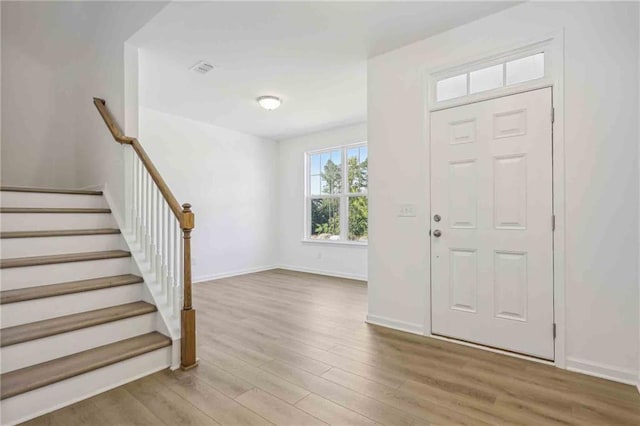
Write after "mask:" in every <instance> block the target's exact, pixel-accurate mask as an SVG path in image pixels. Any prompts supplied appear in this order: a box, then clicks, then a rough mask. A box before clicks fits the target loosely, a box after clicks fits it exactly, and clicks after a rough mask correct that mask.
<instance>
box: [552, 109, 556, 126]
mask: <svg viewBox="0 0 640 426" xmlns="http://www.w3.org/2000/svg"><path fill="white" fill-rule="evenodd" d="M551 122H552V123H555V122H556V109H555V108H553V107H552V108H551Z"/></svg>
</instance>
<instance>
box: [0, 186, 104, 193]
mask: <svg viewBox="0 0 640 426" xmlns="http://www.w3.org/2000/svg"><path fill="white" fill-rule="evenodd" d="M0 191H7V192H39V193H43V194H71V195H102V191H90V190H85V189H57V188H29V187H21V186H0Z"/></svg>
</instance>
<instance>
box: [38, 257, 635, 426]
mask: <svg viewBox="0 0 640 426" xmlns="http://www.w3.org/2000/svg"><path fill="white" fill-rule="evenodd" d="M366 293H367V289H366V286H365V285H364V284H363V283H361V282H357V281H350V280H343V279H337V278H328V277H321V276H317V275H309V274H302V273H295V272H288V271H280V270H276V271H268V272H261V273H256V274H251V275H245V276H241V277H234V278H228V279H222V280H217V281H211V282H207V283H201V284H196V285H195V286H194V302H195V306H196V308H197V309H198V350H199V353H198V356H199V357H200V365H199V366H198V367H197V368H195V369H193V370H190V371H187V372H182V371H176V372H170V371H163V372H160V373H157V374H155V375H152V376H149V377H146V378H144V379H141V380H138V381H135V382H133V383H130V384H128V385H125V386H122V387H119V388H117V389H114V390H112V391H110V392H106V393H104V394H101V395H98V396H96V397H94V398H91V399H88V400H85V401H82V402H80V403H77V404H75V405H72V406H69V407H66V408H63V409H61V410H59V411H56V412H54V413H51V414H49V415H46V416H43V417H40V418H38V419H35V420H33V421H31V422H29V424H31V425H49V424H50V425H65V426H71V425H103V424H110V425H129V424H137V425H140V424H149V425H159V424H167V425H181V424H198V425H200V424H202V425H206V424H225V425H265V424H278V425H292V426H302V425H321V424H332V425H371V424H386V425H422V424H440V425H443V424H467V425H481V424H531V425H551V424H580V425H583V424H594V425H605V424H611V425H613V424H616V425H618V424H620V425H622V424H629V425H639V424H640V395H639V394H638V391H637V390H636V389H635V388H634V387H632V386H627V385H622V384H619V383H614V382H610V381H607V380H602V379H598V378H594V377H589V376H585V375H581V374H577V373H571V372H568V371H564V370H560V369H557V368H555V367H551V366H546V365H542V364H539V363H534V362H530V361H525V360H521V359H516V358H513V357H508V356H504V355H499V354H494V353H490V352H486V351H482V350H478V349H473V348H469V347H465V346H461V345H457V344H453V343H449V342H444V341H441V340H435V339H430V338H424V337H419V336H415V335H410V334H406V333H401V332H396V331H393V330H389V329H385V328H381V327H375V326H371V325H367V324H365V323H364V318H365V313H366V304H367V297H366Z"/></svg>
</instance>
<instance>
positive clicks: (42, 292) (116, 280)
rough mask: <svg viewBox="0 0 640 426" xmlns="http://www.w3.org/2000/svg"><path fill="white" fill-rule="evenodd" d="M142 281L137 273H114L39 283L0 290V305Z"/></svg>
mask: <svg viewBox="0 0 640 426" xmlns="http://www.w3.org/2000/svg"><path fill="white" fill-rule="evenodd" d="M142 281H143V280H142V278H141V277H139V276H137V275H133V274H127V275H115V276H112V277H102V278H92V279H89V280H81V281H69V282H65V283H60V284H48V285H40V286H35V287H27V288H20V289H16V290H5V291H0V305H5V304H9V303H16V302H24V301H27V300H34V299H43V298H45V297H53V296H62V295H65V294H73V293H80V292H84V291H92V290H101V289H105V288H111V287H119V286H123V285H130V284H137V283H141V282H142Z"/></svg>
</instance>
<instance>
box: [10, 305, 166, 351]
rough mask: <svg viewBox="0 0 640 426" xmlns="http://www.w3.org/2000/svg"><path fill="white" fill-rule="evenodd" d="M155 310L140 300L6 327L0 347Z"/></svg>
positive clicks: (152, 306)
mask: <svg viewBox="0 0 640 426" xmlns="http://www.w3.org/2000/svg"><path fill="white" fill-rule="evenodd" d="M156 310H157V309H156V307H155V306H154V305H152V304H150V303H147V302H142V301H140V302H133V303H125V304H124V305H117V306H111V307H109V308H102V309H96V310H93V311H87V312H80V313H79V314H71V315H65V316H62V317H57V318H51V319H47V320H42V321H36V322H31V323H28V324H22V325H16V326H13V327H7V328H3V329H2V330H0V332H1V335H0V347H5V346H11V345H15V344H18V343H23V342H28V341H31V340H35V339H41V338H43V337H49V336H55V335H56V334H61V333H67V332H69V331H74V330H79V329H81V328H87V327H93V326H96V325H100V324H105V323H108V322H112V321H118V320H121V319H125V318H131V317H135V316H138V315H144V314H148V313H151V312H155V311H156Z"/></svg>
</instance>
